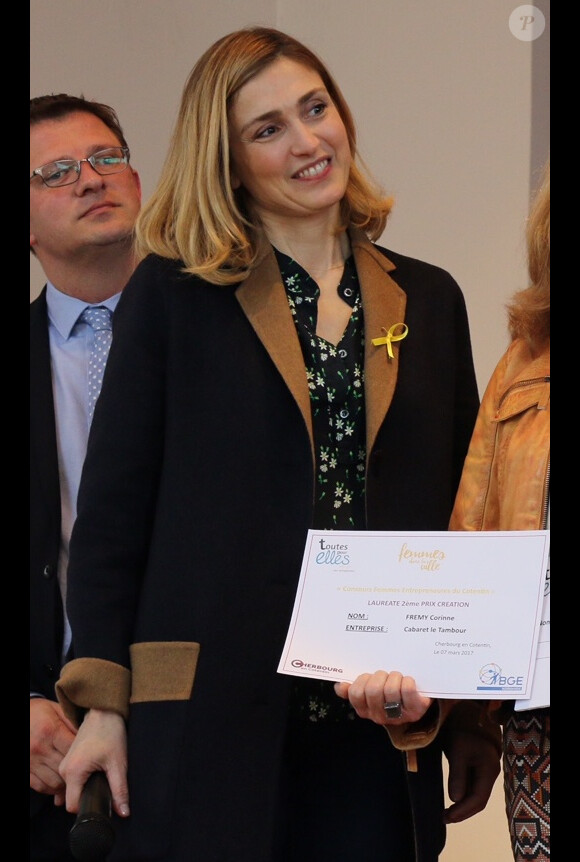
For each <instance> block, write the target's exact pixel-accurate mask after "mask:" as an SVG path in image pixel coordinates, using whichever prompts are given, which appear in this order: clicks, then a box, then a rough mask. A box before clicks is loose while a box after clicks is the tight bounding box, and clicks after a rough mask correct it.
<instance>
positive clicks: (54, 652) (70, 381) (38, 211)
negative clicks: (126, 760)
mask: <svg viewBox="0 0 580 862" xmlns="http://www.w3.org/2000/svg"><path fill="white" fill-rule="evenodd" d="M129 158H130V153H129V147H128V146H127V142H126V140H125V137H124V135H123V130H122V128H121V126H120V123H119V120H118V118H117V115H116V113H115V111H114V110H113V109H112V108H111V107H109V106H108V105H104V104H101V103H99V102H95V101H89V100H86V99H85V98H84V97H76V96H69V95H67V94H58V95H45V96H38V97H36V98H33V99H31V100H30V250H31V252H32V254H34V255H35V256H36V257H37V259H38V261H39V262H40V264H41V265H42V268H43V270H44V274H45V276H46V279H47V282H46V284H45V286H44V288H43V289H42V292H41V293H40V295H39V296H38V298H37V299H35V300H34V301H33V302H31V304H30V408H31V409H30V484H31V488H30V788H31V789H30V859H31V860H36V862H41V860H42V862H62V860H72V859H73V857H72V855H71V854H70V851H69V831H70V829H71V827H72V825H73V823H74V815H72V814H68V813H67V812H66V809H65V807H64V801H65V793H64V784H63V781H62V779H61V778H60V775H59V773H58V767H59V764H60V761H61V760H62V757H63V756H64V754H65V753H66V752H67V751H68V748H69V746H70V744H71V742H72V739H73V737H74V734H75V729H74V727H73V726H72V725H71V724H70V722H69V721H68V720H67V719H66V718H65V716H64V714H63V712H62V709H61V708H60V706H59V705H58V703H57V701H56V695H55V692H54V685H55V682H56V680H57V679H58V677H59V673H60V669H61V666H62V664H63V662H64V661H65V659H66V658H70V656H71V652H70V649H71V635H70V628H69V626H68V622H67V619H66V614H65V612H64V602H65V596H66V567H67V562H68V542H69V538H70V533H71V530H72V525H73V521H74V518H75V515H76V495H77V490H78V484H79V480H80V472H81V467H82V462H83V459H84V454H85V449H86V443H87V438H88V431H89V416H90V414H89V394H88V388H87V376H88V365H89V353H90V349H91V346H92V343H93V339H94V338H95V332H93V330H92V329H91V327H90V326H89V325H88V324H87V323H84V322H82V321H80V320H79V317H80V316H81V315H83V312H84V311H85V310H86V309H87V307H88V308H94V307H95V306H96V307H98V308H101V309H102V308H105V309H109V311H110V312H113V311H114V309H115V306H116V304H117V302H118V300H119V297H120V295H121V291H122V290H123V287H124V286H125V284H126V283H127V281H128V279H129V277H130V276H131V274H132V272H133V270H134V269H135V266H136V258H135V255H134V252H133V227H134V224H135V219H136V218H137V214H138V212H139V209H140V205H141V184H140V180H139V175H138V174H137V172H136V171H135V170H134V169H133V168H132V167H131V165H130V164H129ZM105 314H107V312H105Z"/></svg>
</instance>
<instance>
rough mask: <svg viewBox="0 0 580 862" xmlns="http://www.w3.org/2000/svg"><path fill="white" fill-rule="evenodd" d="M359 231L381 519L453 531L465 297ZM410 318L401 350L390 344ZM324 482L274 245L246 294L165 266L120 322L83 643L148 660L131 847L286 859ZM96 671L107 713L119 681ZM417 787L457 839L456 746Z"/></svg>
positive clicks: (467, 397)
mask: <svg viewBox="0 0 580 862" xmlns="http://www.w3.org/2000/svg"><path fill="white" fill-rule="evenodd" d="M351 244H352V247H353V251H354V254H355V261H356V266H357V270H358V274H359V279H360V285H361V294H362V303H363V309H364V326H365V344H366V346H365V350H366V356H365V403H366V416H367V423H366V424H367V453H368V467H367V522H368V527H369V528H370V529H375V530H425V529H432V530H444V529H446V528H447V525H448V520H449V515H450V512H451V508H452V505H453V501H454V497H455V492H456V489H457V484H458V481H459V477H460V473H461V469H462V466H463V460H464V457H465V453H466V451H467V446H468V443H469V439H470V436H471V432H472V429H473V425H474V421H475V416H476V413H477V408H478V403H479V399H478V393H477V386H476V378H475V373H474V366H473V359H472V351H471V345H470V337H469V329H468V323H467V316H466V309H465V303H464V298H463V295H462V293H461V291H460V289H459V287H458V285H457V284H456V282H455V281H454V280H453V278H452V277H451V276H450V275H449V274H448V273H447V272H445V271H444V270H442V269H440V268H438V267H436V266H433V265H430V264H427V263H424V262H422V261H419V260H415V259H411V258H409V257H405V256H402V255H400V254H396V253H395V252H391V251H388V250H386V249H381V248H378V247H376V246H374V245H373V244H372V243H370V242H369V241H368V240H367V239H366V237H363V236H362V234H360V233H359V232H358V231H352V232H351ZM403 321H404V322H405V323H406V324H407V326H408V327H409V333H408V335H407V337H406V338H405V339H404V340H403V341H400V342H398V343H396V344H394V345H393V350H394V359H392V360H389V357H388V354H387V349H386V347H385V346H381V347H374V346H373V345H372V343H371V339H372V338H376V337H380V336H381V335H384V331H385V330H387V329H389V328H390V327H391V326H392V325H393V324H395V323H400V322H403ZM313 490H314V467H313V442H312V426H311V420H310V398H309V391H308V385H307V380H306V375H305V371H304V361H303V357H302V353H301V349H300V345H299V342H298V338H297V334H296V330H295V326H294V322H293V320H292V316H291V313H290V310H289V307H288V301H287V298H286V293H285V290H284V287H283V285H282V283H281V280H280V273H279V270H278V267H277V265H276V260H275V257H274V255H273V253H272V251H271V249H269V248H268V250H267V252H265V254H264V256H263V258H262V260H261V261H260V263H259V265H258V266H257V268H256V269H255V270H254V272H253V273H252V274H251V275H250V276H249V278H248V279H246V281H244V282H243V283H242V284H240V285H238V286H232V287H219V286H215V285H211V284H208V283H206V282H204V281H202V280H200V279H197V278H192V277H189V276H184V275H183V274H182V273H181V272H180V264H179V262H176V261H168V260H165V259H161V258H158V257H156V256H150V257H149V258H147V259H146V260H145V261H143V262H142V263H141V264H140V266H139V267H138V268H137V270H136V272H135V273H134V275H133V277H132V278H131V280H130V281H129V283H128V285H127V287H126V288H125V290H124V292H123V295H122V297H121V300H120V302H119V305H118V307H117V310H116V313H115V320H114V339H113V346H112V348H111V353H110V355H109V361H108V364H107V370H106V373H105V379H104V383H103V388H102V392H101V397H100V399H99V402H98V404H97V408H96V412H95V417H94V419H93V424H92V428H91V435H90V439H89V447H88V453H87V459H86V461H85V469H84V472H83V478H82V482H81V489H80V495H79V507H78V515H77V521H76V524H75V528H74V531H73V537H72V542H71V555H70V566H69V587H68V590H69V592H68V611H69V616H70V620H71V624H72V628H73V637H74V642H75V655H76V656H77V657H90V658H91V660H92V659H99V660H101V662H100V663H99V662H95V663H94V665H95V667H99V666H102V661H103V660H104V661H106V662H111V663H112V664H111V665H106V666H105V667H106V668H107V675H106V677H101V679H103V678H106V680H107V681H108V682H107V684H109V682H110V681H111V680H114V678H115V673H116V671H117V670H118V671H119V681H121V680H122V679H123V677H124V675H125V678H126V676H127V671H126V670H123V668H128V667H129V666H130V665H131V663H132V672H133V682H132V704H131V708H130V718H129V782H130V794H131V810H132V816H131V818H129V820H128V821H124V822H122V823H120V822H118V837H117V851H116V854H114V855H113V857H112V858H113V859H119V860H121V859H122V860H123V862H128V860H139V862H145V860H153V859H167V860H172V862H182V860H183V862H186V860H187V862H190V860H192V859H196V860H203V862H269V860H270V858H271V856H270V841H271V830H272V828H273V825H272V821H273V817H274V811H273V805H274V800H275V797H276V789H277V781H278V777H279V775H278V765H279V763H280V759H281V747H282V744H283V738H284V725H285V719H286V715H287V706H288V695H289V686H290V683H291V677H285V676H283V675H280V674H278V673H277V665H278V661H279V659H280V655H281V652H282V647H283V643H284V639H285V635H286V632H287V628H288V623H289V620H290V616H291V612H292V607H293V602H294V596H295V590H296V584H297V579H298V576H299V572H300V566H301V560H302V554H303V550H304V544H305V539H306V533H307V530H308V528H309V527H310V526H311V519H312V509H313ZM198 646H199V657H198V658H197V649H198ZM190 647H191V648H192V652H191V654H190V652H189V649H190ZM180 650H181V651H182V654H183V661H182V662H180V661H177V660H176V658H175V655H176V651H177V653H179V651H180ZM130 651H131V654H130ZM196 661H197V664H196ZM164 662H166V664H165V665H164ZM81 667H86V668H90V667H91V662H88V663H87V664H86V665H83V664H82V662H81ZM163 667H166V668H167V670H168V671H169V672H167V673H165V674H163V673H161V672H160V668H161V669H163ZM101 669H102V667H101ZM97 677H98V673H97V676H96V677H95V679H96V678H97ZM178 677H179V679H178ZM85 682H86V691H85V692H84V694H83V698H84V696H85V694H86V695H87V697H88V700H85V703H86V704H87V705H91V704H95V703H96V701H95V700H94V694H95V693H96V692H99V693H100V694H99V696H102V691H103V687H102V684H101V685H100V686H94V687H93V688H91V679H90V673H88V676H87V677H86V679H85ZM111 684H112V683H111ZM62 685H63V691H65V692H66V691H67V668H65V671H64V673H63V678H62ZM69 691H70V692H72V689H69ZM77 694H78V689H77ZM71 696H72V698H73V700H74V697H75V695H72V694H71ZM78 702H79V701H78V700H77V701H76V703H77V704H78ZM408 786H409V793H410V797H411V801H412V806H413V812H414V822H415V832H416V836H417V844H418V856H417V859H418V860H427V859H429V860H430V859H433V858H435V854H436V853H437V852H438V851H439V850H440V849H441V848H442V846H443V841H444V827H443V822H442V812H443V793H442V776H441V749H440V745H439V743H438V742H437V741H436V742H435V743H434V744H432V745H430V746H428V747H427V748H425V749H421V750H420V751H419V771H418V772H417V773H409V774H408ZM438 788H441V791H439V790H438ZM117 854H118V855H117Z"/></svg>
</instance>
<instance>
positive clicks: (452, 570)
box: [278, 530, 550, 700]
mask: <svg viewBox="0 0 580 862" xmlns="http://www.w3.org/2000/svg"><path fill="white" fill-rule="evenodd" d="M549 543H550V532H549V530H531V531H519V530H518V531H505V532H504V531H488V532H463V531H461V532H451V531H416V532H410V533H403V532H392V531H382V532H381V531H379V532H373V531H355V530H353V531H348V530H347V531H334V530H333V531H328V530H322V531H319V530H309V532H308V537H307V541H306V547H305V551H304V558H303V561H302V569H301V572H300V580H299V583H298V588H297V591H296V599H295V603H294V610H293V613H292V618H291V621H290V626H289V629H288V634H287V637H286V643H285V645H284V649H283V651H282V657H281V659H280V663H279V665H278V672H279V673H284V674H290V675H292V676H303V677H312V678H315V679H327V680H330V681H337V680H344V681H347V682H352V681H353V680H354V679H355V678H356V677H357V676H358V675H359V674H361V673H373V672H374V671H376V670H386V671H391V670H398V671H400V672H401V673H403V674H405V675H408V676H412V677H414V678H415V681H416V683H417V688H418V689H419V691H421V692H422V693H424V694H426V695H429V696H430V697H442V698H468V699H469V698H472V699H489V700H501V699H504V700H511V699H527V698H529V697H530V694H531V690H532V682H533V677H534V670H535V666H536V652H537V645H538V639H539V633H540V628H541V626H540V620H541V614H542V604H543V598H544V583H545V580H546V571H547V565H548V559H549Z"/></svg>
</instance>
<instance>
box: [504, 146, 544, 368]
mask: <svg viewBox="0 0 580 862" xmlns="http://www.w3.org/2000/svg"><path fill="white" fill-rule="evenodd" d="M526 244H527V253H528V276H529V279H530V284H529V286H528V287H527V288H526V289H525V290H520V291H518V293H516V294H514V296H513V297H512V299H511V301H510V302H509V303H508V305H507V311H508V326H509V332H510V335H511V337H512V338H524V339H525V340H526V341H527V342H528V344H529V345H530V347H531V349H532V352H533V353H537V352H539V351H540V350H541V349H542V348H543V347H544V345H546V344H547V343H549V341H550V162H549V161H548V162H546V164H545V166H544V169H543V172H542V178H541V182H540V185H539V187H538V189H537V190H536V193H535V196H534V199H533V201H532V206H531V208H530V214H529V216H528V221H527V224H526Z"/></svg>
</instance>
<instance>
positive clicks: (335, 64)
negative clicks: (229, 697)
mask: <svg viewBox="0 0 580 862" xmlns="http://www.w3.org/2000/svg"><path fill="white" fill-rule="evenodd" d="M518 6H519V3H518V2H517V0H486V2H485V3H480V2H474V0H470V2H466V0H429V2H427V0H358V2H353V0H277V2H275V0H99V2H98V3H97V4H96V5H95V3H94V2H88V0H50V2H48V0H31V3H30V40H31V46H30V47H31V50H30V56H31V68H30V95H31V96H38V95H41V94H43V93H51V92H54V93H56V92H69V93H72V94H75V95H79V94H83V95H84V96H86V97H87V98H95V99H98V100H100V101H104V102H107V103H109V104H111V105H113V106H114V107H115V108H116V110H117V111H118V114H119V117H120V120H121V123H122V125H123V128H124V131H125V134H126V137H127V139H128V141H129V144H130V147H131V152H132V163H133V165H134V167H136V168H137V169H138V170H139V172H140V174H141V179H142V182H143V193H144V197H145V198H146V197H147V196H148V195H149V194H150V193H151V192H152V190H153V187H154V184H155V182H156V180H157V177H158V175H159V171H160V169H161V165H162V162H163V159H164V156H165V151H166V146H167V143H168V140H169V136H170V133H171V130H172V126H173V122H174V119H175V117H176V114H177V109H178V105H179V101H180V97H181V91H182V88H183V85H184V83H185V79H186V77H187V75H188V73H189V71H190V70H191V68H192V66H193V65H194V63H195V61H196V60H197V58H198V57H199V56H200V54H201V53H202V52H203V51H204V50H205V49H206V48H207V47H209V45H210V44H211V43H212V42H213V41H215V39H217V38H218V37H220V36H222V35H224V34H225V33H227V32H230V31H231V30H234V29H237V28H238V27H242V26H245V25H248V24H265V25H269V26H275V27H279V28H280V29H282V30H286V31H287V32H289V33H291V34H292V35H294V36H296V37H297V38H299V39H301V40H302V41H304V42H306V43H307V44H308V45H309V46H310V47H311V48H313V49H314V50H315V51H316V52H317V53H318V54H320V56H321V57H322V59H323V60H324V61H325V62H326V63H327V65H328V66H329V67H330V69H331V71H332V72H333V73H334V75H335V77H336V78H337V80H338V82H339V84H340V86H341V88H342V90H343V91H344V94H345V96H346V97H347V99H348V101H349V103H350V106H351V108H352V110H353V113H354V116H355V120H356V122H357V127H358V132H359V143H360V149H361V153H362V155H363V157H364V159H365V160H366V162H367V164H368V165H369V167H370V168H371V170H372V171H373V173H375V175H376V176H377V177H378V178H379V179H380V180H381V182H382V183H383V185H384V186H385V188H386V190H387V191H388V192H390V193H392V194H394V196H395V198H396V205H395V209H394V211H393V215H392V217H391V220H390V221H389V223H388V225H387V228H386V230H385V233H384V235H383V237H382V240H381V241H382V243H383V244H384V245H386V246H387V247H391V248H393V249H395V250H397V251H400V252H403V253H405V254H409V255H412V256H415V257H419V258H423V259H425V260H428V261H430V262H432V263H436V264H438V265H440V266H442V267H444V268H445V269H448V270H449V271H450V272H451V273H452V275H453V276H454V277H455V278H456V280H457V281H458V282H459V284H460V285H461V287H462V289H463V292H464V294H465V297H466V302H467V308H468V313H469V318H470V324H471V333H472V341H473V348H474V355H475V363H476V370H477V376H478V382H479V387H480V392H481V393H482V392H483V388H484V386H485V384H486V383H487V380H488V378H489V376H490V374H491V372H492V370H493V367H494V365H495V363H496V361H497V359H498V358H499V356H500V354H501V353H502V352H503V350H504V349H505V347H506V345H507V328H506V324H505V313H504V306H505V302H506V300H507V299H508V298H509V296H510V295H511V294H512V293H513V292H514V291H515V290H517V289H520V288H522V287H525V286H526V267H525V246H524V222H525V218H526V214H527V210H528V204H529V199H530V195H531V193H532V192H533V189H534V186H535V184H536V182H537V180H538V176H539V172H540V169H541V166H542V164H543V162H544V160H545V159H546V158H547V157H548V155H549V68H550V66H549V45H550V42H549V29H550V17H549V16H550V5H549V0H536V3H535V6H534V7H529V6H527V7H526V8H525V9H524V10H522V11H529V10H530V8H535V9H539V10H540V11H541V13H543V15H544V17H545V21H546V28H545V30H544V32H543V33H542V35H541V36H538V37H537V38H535V39H533V40H531V41H524V40H522V39H521V38H517V37H516V35H514V32H512V30H511V29H510V26H509V22H510V16H512V13H513V14H515V15H516V17H517V13H516V11H515V10H516V9H518ZM520 35H521V34H520ZM43 284H44V275H43V273H42V270H41V268H40V266H39V265H38V262H37V261H36V260H35V259H34V258H33V257H32V255H31V261H30V297H31V299H32V298H34V297H35V296H36V295H37V294H38V292H39V290H40V289H41V287H42V285H43ZM491 860H493V862H510V860H511V853H510V851H509V843H508V840H507V827H506V822H505V815H504V812H503V796H502V789H501V779H500V780H498V783H497V784H496V788H495V791H494V796H493V799H492V801H491V802H490V804H489V805H488V807H487V809H486V810H485V811H484V812H482V813H481V814H480V815H478V816H477V817H475V818H473V819H472V820H470V821H467V822H466V823H463V824H458V825H455V826H452V827H450V829H449V838H448V845H447V848H446V849H445V851H444V854H443V856H442V862H491Z"/></svg>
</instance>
